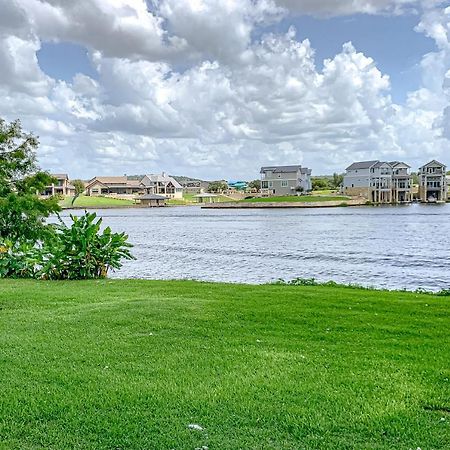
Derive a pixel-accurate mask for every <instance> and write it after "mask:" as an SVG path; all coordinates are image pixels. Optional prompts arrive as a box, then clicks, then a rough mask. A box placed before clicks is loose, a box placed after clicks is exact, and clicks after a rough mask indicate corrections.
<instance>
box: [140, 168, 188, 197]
mask: <svg viewBox="0 0 450 450" xmlns="http://www.w3.org/2000/svg"><path fill="white" fill-rule="evenodd" d="M140 186H141V188H142V189H143V190H144V192H145V193H146V194H154V195H165V196H166V197H168V198H176V199H181V198H183V186H181V184H180V183H178V181H177V180H175V178H173V177H170V176H168V175H167V174H166V173H164V172H163V173H162V174H161V175H145V177H144V178H142V180H141V181H140Z"/></svg>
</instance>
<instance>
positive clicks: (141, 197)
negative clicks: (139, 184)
mask: <svg viewBox="0 0 450 450" xmlns="http://www.w3.org/2000/svg"><path fill="white" fill-rule="evenodd" d="M135 199H136V200H167V197H164V195H156V194H145V195H139V196H138V197H135Z"/></svg>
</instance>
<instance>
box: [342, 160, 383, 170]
mask: <svg viewBox="0 0 450 450" xmlns="http://www.w3.org/2000/svg"><path fill="white" fill-rule="evenodd" d="M379 162H380V161H378V160H376V161H358V162H354V163H353V164H352V165H350V166H348V167H347V169H345V170H358V169H370V168H371V167H372V166H374V165H375V164H377V163H379Z"/></svg>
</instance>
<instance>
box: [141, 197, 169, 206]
mask: <svg viewBox="0 0 450 450" xmlns="http://www.w3.org/2000/svg"><path fill="white" fill-rule="evenodd" d="M135 200H136V201H137V203H138V204H139V205H140V206H146V207H150V208H151V207H158V206H166V201H167V197H165V196H164V195H156V194H144V195H139V196H138V197H135Z"/></svg>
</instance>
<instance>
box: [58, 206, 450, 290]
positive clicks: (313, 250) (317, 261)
mask: <svg viewBox="0 0 450 450" xmlns="http://www.w3.org/2000/svg"><path fill="white" fill-rule="evenodd" d="M98 214H99V215H101V216H102V217H103V218H104V224H105V225H109V226H111V228H112V229H113V230H114V231H122V230H123V231H126V233H128V234H129V237H130V241H131V242H132V243H133V244H134V245H135V248H134V249H133V253H134V255H135V256H136V257H137V260H136V261H130V262H126V263H125V264H124V266H123V268H122V269H121V270H120V271H118V272H116V273H114V274H113V275H112V276H113V277H116V278H152V279H176V278H189V279H196V280H211V281H227V282H244V283H265V282H270V281H273V280H276V279H278V278H283V279H292V278H295V277H303V278H310V277H314V278H317V279H318V280H323V281H327V280H334V281H337V282H343V283H358V284H363V285H368V286H376V287H388V288H407V289H416V288H424V289H432V290H436V289H443V288H450V241H449V236H450V204H449V205H412V206H403V207H375V208H369V207H351V208H326V209H313V210H310V209H291V210H229V211H227V210H202V209H200V208H197V207H177V208H159V209H156V208H155V209H116V210H102V211H98ZM66 215H68V213H66Z"/></svg>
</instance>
